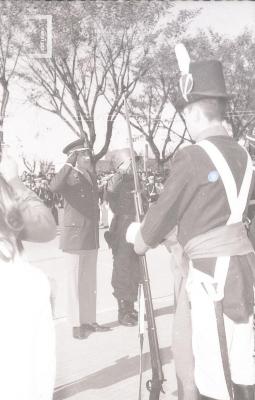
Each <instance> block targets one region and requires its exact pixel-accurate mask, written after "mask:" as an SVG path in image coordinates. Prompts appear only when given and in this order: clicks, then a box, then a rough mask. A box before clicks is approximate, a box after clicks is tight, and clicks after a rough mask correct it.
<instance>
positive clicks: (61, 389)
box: [24, 230, 177, 400]
mask: <svg viewBox="0 0 255 400" xmlns="http://www.w3.org/2000/svg"><path fill="white" fill-rule="evenodd" d="M58 242H59V237H58V236H57V238H56V239H55V240H53V241H51V242H48V243H38V244H36V245H35V244H34V243H26V242H25V243H24V247H25V251H26V254H27V256H28V259H29V260H30V262H31V263H32V264H34V265H35V266H37V267H39V268H40V269H42V270H43V271H44V272H45V273H46V274H47V275H48V277H49V279H50V282H51V286H52V292H53V297H54V305H55V306H54V314H55V327H56V339H57V340H56V343H57V376H56V384H55V392H54V398H53V399H54V400H62V399H70V400H102V399H105V400H115V399H121V400H136V399H138V390H139V363H140V356H139V354H140V347H139V338H138V327H124V326H121V325H119V324H118V322H117V307H116V301H115V299H114V298H113V296H112V287H111V272H112V256H111V252H110V250H109V249H108V247H107V245H106V243H105V241H104V238H103V230H100V243H101V247H100V250H99V257H98V288H97V320H98V322H99V323H106V324H108V325H109V326H110V327H111V331H109V332H104V333H101V332H97V333H93V334H92V335H90V336H89V337H88V338H87V339H85V340H77V339H73V338H72V335H71V327H70V326H69V325H68V322H67V319H66V309H67V298H66V293H67V290H66V287H67V271H66V270H65V267H64V264H63V257H64V256H65V255H64V253H63V252H61V251H60V250H59V249H58ZM147 262H148V270H149V275H150V280H151V291H152V298H153V304H154V309H155V315H156V326H157V332H158V340H159V347H160V355H161V361H162V365H163V372H164V376H165V379H166V382H165V383H164V386H163V387H164V391H165V393H161V395H160V399H161V400H166V399H167V400H176V399H177V392H176V379H175V371H174V364H173V359H172V352H171V326H172V319H173V278H172V274H171V268H170V263H171V257H170V255H169V253H168V252H167V250H166V249H165V248H164V247H159V248H157V249H155V250H151V251H150V252H149V253H148V257H147ZM142 369H143V380H142V400H145V399H149V392H148V391H147V389H146V382H147V380H149V379H151V366H150V353H149V346H148V336H147V329H146V330H145V335H144V349H143V356H142Z"/></svg>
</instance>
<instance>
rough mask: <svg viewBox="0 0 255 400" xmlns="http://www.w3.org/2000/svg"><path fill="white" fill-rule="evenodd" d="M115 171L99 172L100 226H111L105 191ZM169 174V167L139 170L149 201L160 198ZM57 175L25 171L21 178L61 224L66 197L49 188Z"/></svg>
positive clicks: (57, 222)
mask: <svg viewBox="0 0 255 400" xmlns="http://www.w3.org/2000/svg"><path fill="white" fill-rule="evenodd" d="M115 172H116V171H114V170H111V171H105V172H102V171H100V172H98V173H97V185H98V193H99V208H100V227H108V226H109V222H108V220H109V219H110V216H109V218H108V214H110V213H111V211H110V210H109V207H108V202H107V201H106V196H105V191H106V188H107V182H108V181H109V179H110V178H111V177H112V176H113V175H114V173H115ZM167 174H168V170H167V169H166V170H164V172H161V173H159V172H153V171H152V170H148V171H146V172H145V171H139V178H140V182H141V185H142V188H143V191H144V193H145V194H146V197H147V199H148V201H149V203H153V202H154V201H156V200H157V199H158V196H159V194H160V193H161V192H162V190H163V188H164V181H165V180H166V177H167ZM55 175H56V173H55V172H49V173H47V174H44V173H41V172H39V173H30V172H27V171H24V172H23V173H22V175H21V180H22V182H23V183H24V184H25V186H26V187H27V188H29V189H30V190H32V191H33V192H34V193H36V194H37V196H38V197H39V198H40V199H41V200H42V201H43V203H44V204H45V206H46V207H48V208H49V209H50V210H51V212H52V214H53V217H54V219H55V222H56V224H57V225H59V223H60V218H59V213H60V212H59V210H61V209H63V207H64V198H63V196H62V195H61V194H59V193H53V192H52V191H51V190H50V188H49V184H50V182H51V180H52V179H53V177H54V176H55Z"/></svg>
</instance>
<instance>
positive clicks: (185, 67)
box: [175, 43, 190, 75]
mask: <svg viewBox="0 0 255 400" xmlns="http://www.w3.org/2000/svg"><path fill="white" fill-rule="evenodd" d="M175 55H176V58H177V61H178V65H179V68H180V71H181V74H182V75H185V74H188V73H189V65H190V56H189V53H188V51H187V49H186V47H185V46H184V44H183V43H178V44H177V45H176V46H175Z"/></svg>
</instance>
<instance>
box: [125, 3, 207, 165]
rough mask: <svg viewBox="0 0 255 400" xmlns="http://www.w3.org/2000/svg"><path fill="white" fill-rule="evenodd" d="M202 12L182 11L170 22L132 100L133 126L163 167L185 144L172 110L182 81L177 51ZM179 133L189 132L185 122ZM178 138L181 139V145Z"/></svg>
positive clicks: (181, 124) (163, 30) (167, 23)
mask: <svg viewBox="0 0 255 400" xmlns="http://www.w3.org/2000/svg"><path fill="white" fill-rule="evenodd" d="M199 12H200V10H199V9H198V10H196V11H186V10H184V11H180V12H179V13H178V14H177V15H176V17H175V18H169V19H168V20H167V22H166V25H165V26H164V28H163V29H162V31H161V36H160V38H159V40H158V43H157V49H156V50H155V53H154V54H153V55H152V56H151V58H150V68H149V69H148V70H147V72H146V74H145V75H144V76H143V77H142V78H141V79H140V82H139V91H136V92H134V93H133V94H132V95H131V97H130V109H131V110H130V114H131V123H132V125H133V126H134V127H135V128H136V129H137V130H138V131H139V132H140V133H142V134H143V135H144V136H145V139H146V141H147V142H148V144H149V146H150V148H151V150H152V152H153V153H154V155H155V158H156V160H157V162H158V165H159V167H160V166H162V165H163V164H164V163H165V162H167V161H169V160H170V159H171V158H172V157H173V156H174V154H175V152H176V151H177V149H178V147H179V146H180V144H181V143H182V133H183V132H182V131H180V132H179V133H178V132H176V130H175V125H176V121H177V119H178V116H177V113H176V111H175V109H174V107H173V106H172V103H174V102H175V100H176V96H177V92H176V87H177V86H178V84H177V82H178V80H179V72H178V68H177V62H176V57H175V53H174V47H175V44H176V43H177V42H179V41H180V40H181V38H182V37H183V35H184V34H185V32H186V30H187V28H188V26H189V24H190V22H191V21H192V20H193V19H194V18H195V17H196V15H197V14H198V13H199ZM180 127H181V128H180ZM179 129H181V130H184V129H185V126H184V125H183V123H182V122H181V121H179ZM159 136H160V137H161V139H162V138H163V140H161V143H159V140H158V139H159ZM176 136H180V138H181V140H178V144H176V143H177V141H176ZM173 139H174V140H173ZM173 141H174V142H175V144H174V145H173Z"/></svg>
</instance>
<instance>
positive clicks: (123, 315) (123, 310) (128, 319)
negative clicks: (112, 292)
mask: <svg viewBox="0 0 255 400" xmlns="http://www.w3.org/2000/svg"><path fill="white" fill-rule="evenodd" d="M118 306H119V310H118V321H119V323H120V324H121V325H125V326H135V325H137V321H135V320H134V318H133V317H132V315H131V314H130V310H129V302H128V301H126V300H123V299H120V300H119V299H118Z"/></svg>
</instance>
